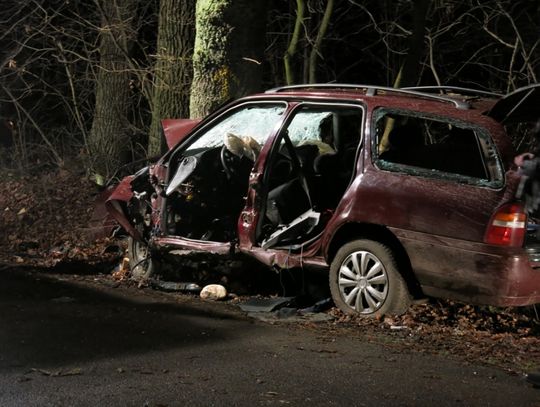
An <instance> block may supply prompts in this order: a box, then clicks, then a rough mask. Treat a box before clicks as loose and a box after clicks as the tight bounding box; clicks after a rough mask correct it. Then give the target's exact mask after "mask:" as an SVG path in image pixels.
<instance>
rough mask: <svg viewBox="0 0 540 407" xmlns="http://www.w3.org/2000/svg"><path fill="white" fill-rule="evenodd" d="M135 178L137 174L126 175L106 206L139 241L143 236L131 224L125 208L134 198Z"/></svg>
mask: <svg viewBox="0 0 540 407" xmlns="http://www.w3.org/2000/svg"><path fill="white" fill-rule="evenodd" d="M134 179H135V175H129V176H127V177H125V178H124V179H123V180H122V181H120V184H118V186H117V187H116V188H115V189H114V191H113V192H112V194H111V196H109V198H108V199H107V201H106V202H105V207H106V208H107V211H108V212H109V213H110V215H111V216H112V217H113V218H114V219H115V220H116V221H117V222H118V223H119V224H120V225H121V226H122V227H123V228H124V230H125V231H126V232H127V233H128V234H129V235H130V236H132V237H133V238H134V239H136V240H138V241H142V240H143V239H142V236H141V234H140V233H139V231H138V230H137V229H135V227H134V226H133V225H132V224H131V222H130V220H129V218H128V216H127V213H126V211H125V208H126V207H127V204H128V203H129V201H130V200H131V199H132V198H133V190H132V189H131V182H132V181H133V180H134Z"/></svg>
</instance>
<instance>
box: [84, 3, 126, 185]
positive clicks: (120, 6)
mask: <svg viewBox="0 0 540 407" xmlns="http://www.w3.org/2000/svg"><path fill="white" fill-rule="evenodd" d="M95 2H96V6H97V7H98V8H99V9H100V10H101V12H102V19H103V21H102V26H101V29H100V34H101V43H100V46H99V52H100V64H99V67H98V75H97V82H96V108H95V114H94V119H93V122H92V130H91V132H90V135H89V138H88V159H89V160H90V162H91V163H90V168H91V170H92V171H93V173H94V177H95V179H96V181H97V182H98V183H102V179H107V178H109V176H111V175H112V174H113V173H114V171H115V170H116V168H117V167H118V165H119V164H120V163H122V162H125V161H127V157H128V154H129V145H130V140H129V138H130V137H129V136H130V134H129V118H128V112H129V99H130V92H131V91H130V75H129V67H130V65H129V62H128V58H129V53H130V48H131V45H132V41H133V39H134V36H135V32H134V31H133V25H132V24H133V20H134V16H135V12H136V1H135V0H95Z"/></svg>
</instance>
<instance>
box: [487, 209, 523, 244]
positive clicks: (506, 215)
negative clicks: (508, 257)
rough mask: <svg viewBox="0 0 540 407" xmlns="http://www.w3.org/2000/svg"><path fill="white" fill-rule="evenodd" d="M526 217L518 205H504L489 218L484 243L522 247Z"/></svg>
mask: <svg viewBox="0 0 540 407" xmlns="http://www.w3.org/2000/svg"><path fill="white" fill-rule="evenodd" d="M526 230H527V215H526V214H525V210H524V208H523V206H522V205H520V204H516V203H514V204H506V205H503V206H501V207H500V208H499V209H497V212H495V214H494V215H493V216H492V217H491V220H490V221H489V226H488V228H487V231H486V236H485V238H484V241H485V242H486V243H489V244H496V245H499V246H511V247H520V246H523V241H524V239H525V232H526Z"/></svg>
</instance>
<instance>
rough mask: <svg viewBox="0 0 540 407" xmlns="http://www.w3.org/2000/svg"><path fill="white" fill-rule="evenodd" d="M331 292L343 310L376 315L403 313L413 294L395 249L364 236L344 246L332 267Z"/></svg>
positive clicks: (350, 312)
mask: <svg viewBox="0 0 540 407" xmlns="http://www.w3.org/2000/svg"><path fill="white" fill-rule="evenodd" d="M330 291H331V293H332V298H333V300H334V302H335V304H336V306H338V307H339V308H340V309H341V310H342V311H343V312H345V313H348V314H355V313H358V314H361V315H365V316H375V315H380V314H402V313H404V312H405V311H407V309H408V307H409V305H410V303H411V296H410V294H409V290H408V289H407V283H406V282H405V280H404V278H403V276H402V275H401V274H400V273H399V271H398V266H397V262H396V260H395V257H394V254H393V252H392V250H391V249H390V248H389V247H388V246H386V245H385V244H383V243H380V242H377V241H373V240H367V239H360V240H354V241H352V242H349V243H347V244H346V245H344V246H343V247H342V248H341V249H340V250H339V251H338V252H337V254H336V257H335V258H334V260H333V261H332V264H331V266H330Z"/></svg>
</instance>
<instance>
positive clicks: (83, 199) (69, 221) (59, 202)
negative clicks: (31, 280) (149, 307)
mask: <svg viewBox="0 0 540 407" xmlns="http://www.w3.org/2000/svg"><path fill="white" fill-rule="evenodd" d="M97 194H98V190H97V188H96V186H95V185H94V184H92V183H91V182H90V181H88V180H87V179H86V178H84V177H83V176H82V174H81V173H80V172H77V171H72V172H69V171H66V170H58V171H55V172H50V173H42V174H37V175H32V176H31V175H27V176H23V177H21V176H16V175H15V174H13V173H7V174H6V173H2V174H0V212H1V213H2V216H1V217H0V230H2V233H1V234H0V260H2V261H4V262H6V263H15V264H22V263H24V264H29V265H40V266H45V267H50V266H55V265H56V264H58V263H59V262H61V261H64V260H69V261H73V260H79V261H93V260H98V259H99V260H102V259H103V258H108V257H112V256H117V255H118V254H117V253H105V251H106V247H107V245H109V244H110V240H109V239H101V240H99V241H96V240H95V239H93V237H92V230H91V228H90V227H89V221H90V218H91V216H92V212H93V207H94V203H95V200H96V196H97Z"/></svg>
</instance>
